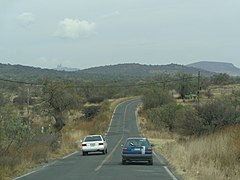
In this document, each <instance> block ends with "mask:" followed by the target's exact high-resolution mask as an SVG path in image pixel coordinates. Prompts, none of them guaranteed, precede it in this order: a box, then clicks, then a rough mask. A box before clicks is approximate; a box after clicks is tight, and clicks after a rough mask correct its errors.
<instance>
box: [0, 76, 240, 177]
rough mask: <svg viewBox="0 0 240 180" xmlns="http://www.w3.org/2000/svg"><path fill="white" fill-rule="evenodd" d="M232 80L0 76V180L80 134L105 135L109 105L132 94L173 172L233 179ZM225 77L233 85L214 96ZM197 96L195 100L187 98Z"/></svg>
mask: <svg viewBox="0 0 240 180" xmlns="http://www.w3.org/2000/svg"><path fill="white" fill-rule="evenodd" d="M238 81H239V79H237V78H231V77H229V76H227V75H225V74H223V75H222V74H220V75H219V76H217V75H214V76H213V77H203V78H202V79H201V83H199V81H197V78H196V77H193V76H192V75H189V74H176V75H159V76H155V77H148V78H143V77H141V78H137V77H132V78H131V79H127V78H126V77H122V78H121V77H118V81H116V80H114V79H111V78H109V79H107V80H101V79H100V78H99V77H98V78H97V80H96V79H94V78H93V79H91V80H85V81H80V80H76V81H73V80H63V79H62V80H61V81H58V80H50V79H47V78H44V79H40V80H38V81H37V83H34V84H31V83H24V82H13V81H1V84H0V113H1V114H0V174H1V177H0V179H10V178H12V177H15V176H17V175H20V174H23V173H24V172H27V171H28V170H30V169H32V168H35V167H36V166H37V165H42V164H45V163H49V162H51V161H52V160H53V159H55V158H60V157H62V156H64V155H66V154H69V153H71V152H74V151H76V150H78V149H79V141H80V140H81V139H82V138H83V137H84V136H85V135H87V134H92V133H94V134H97V133H99V134H104V133H105V132H106V130H107V128H108V125H109V122H110V119H111V115H112V112H113V109H114V107H115V106H116V105H117V104H118V103H119V102H121V101H123V100H124V99H126V98H129V97H131V96H142V101H143V106H142V109H141V110H140V111H139V112H140V115H141V117H142V119H143V121H142V122H141V123H140V127H141V129H142V132H143V133H144V134H146V135H147V136H149V137H151V138H155V139H152V140H153V141H156V144H159V147H158V146H156V150H157V151H160V152H161V153H162V154H163V155H164V156H165V157H166V158H167V159H168V160H169V162H170V163H171V164H172V166H173V167H175V168H176V170H177V171H178V173H179V174H180V175H183V177H185V178H186V179H226V178H229V179H236V178H237V177H238V176H239V170H238V167H239V159H240V158H239V157H240V154H239V149H240V147H239V123H240V118H239V117H240V107H239V106H240V93H239V91H238V88H235V87H238V86H237V85H236V83H237V82H238ZM230 83H231V84H235V85H231V88H232V89H231V91H228V93H222V91H221V93H220V95H219V94H218V95H217V93H216V91H217V89H218V88H222V87H227V86H225V85H226V84H230ZM213 84H214V85H215V86H212V85H213ZM198 86H200V87H201V89H198V88H199V87H198ZM211 87H212V88H211ZM225 89H227V88H225ZM223 94H224V95H225V96H223ZM198 95H199V96H198ZM196 96H197V97H200V101H198V99H196V98H195V99H194V98H193V99H191V98H190V97H196ZM176 98H178V99H176ZM230 162H231V164H230Z"/></svg>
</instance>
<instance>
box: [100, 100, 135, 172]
mask: <svg viewBox="0 0 240 180" xmlns="http://www.w3.org/2000/svg"><path fill="white" fill-rule="evenodd" d="M128 101H131V100H128ZM125 102H127V101H125ZM123 103H124V102H123ZM132 103H133V102H131V103H129V104H127V105H126V107H125V110H124V119H123V134H122V137H121V139H120V140H119V141H118V143H117V144H116V146H114V148H113V150H112V151H111V153H110V154H108V155H107V157H106V158H105V159H104V160H103V161H102V162H101V164H100V165H98V166H97V167H96V169H95V172H97V171H99V170H100V169H101V168H102V166H103V164H104V163H105V162H107V161H108V159H109V158H110V157H111V156H112V154H113V153H114V151H115V150H116V149H117V147H118V146H119V144H120V143H121V141H122V140H123V137H124V126H125V121H126V111H127V108H128V106H129V105H130V104H132ZM121 104H122V103H121ZM112 119H113V117H112ZM109 130H110V128H109ZM109 130H108V132H109Z"/></svg>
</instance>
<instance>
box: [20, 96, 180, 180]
mask: <svg viewBox="0 0 240 180" xmlns="http://www.w3.org/2000/svg"><path fill="white" fill-rule="evenodd" d="M139 103H140V101H139V100H130V101H126V102H124V103H121V104H119V105H118V106H117V108H116V109H115V111H114V114H113V117H112V122H111V126H110V128H109V130H108V133H107V136H106V138H107V140H108V154H107V155H102V154H91V155H88V156H82V155H81V153H80V151H79V152H76V153H74V154H72V155H70V156H68V157H66V158H63V159H60V160H57V161H55V162H54V163H52V164H49V165H47V166H46V167H43V168H40V169H39V170H36V171H35V172H31V173H29V174H28V175H25V176H22V177H19V178H17V179H21V180H50V179H51V180H53V179H57V180H61V179H66V180H72V179H78V180H79V179H81V180H85V179H86V180H96V179H98V180H118V179H119V180H120V179H121V180H122V179H124V180H128V179H133V180H134V179H136V180H146V179H157V180H160V179H164V180H168V179H169V180H170V179H171V180H176V178H175V177H174V176H173V175H172V173H171V172H170V171H169V170H168V168H167V167H166V166H165V165H164V164H162V163H161V160H159V158H157V157H154V164H153V166H150V165H146V164H141V163H137V164H129V165H122V164H121V155H120V152H121V144H122V143H123V142H124V141H125V140H126V138H127V137H128V136H138V135H139V131H138V128H137V125H136V114H135V112H136V108H137V106H138V104H139Z"/></svg>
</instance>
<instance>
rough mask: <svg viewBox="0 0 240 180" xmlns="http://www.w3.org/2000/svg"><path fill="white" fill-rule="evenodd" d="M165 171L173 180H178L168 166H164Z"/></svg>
mask: <svg viewBox="0 0 240 180" xmlns="http://www.w3.org/2000/svg"><path fill="white" fill-rule="evenodd" d="M163 167H164V169H165V170H166V171H167V173H168V174H169V175H170V176H171V177H172V179H173V180H178V179H177V178H176V177H175V176H174V175H173V173H172V172H171V171H170V170H169V169H168V167H167V166H163Z"/></svg>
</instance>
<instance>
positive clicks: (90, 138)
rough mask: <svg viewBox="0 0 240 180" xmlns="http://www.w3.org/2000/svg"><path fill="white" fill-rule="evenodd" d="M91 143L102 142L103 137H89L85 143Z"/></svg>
mask: <svg viewBox="0 0 240 180" xmlns="http://www.w3.org/2000/svg"><path fill="white" fill-rule="evenodd" d="M91 141H102V138H101V136H88V137H86V139H85V140H84V142H91Z"/></svg>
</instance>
